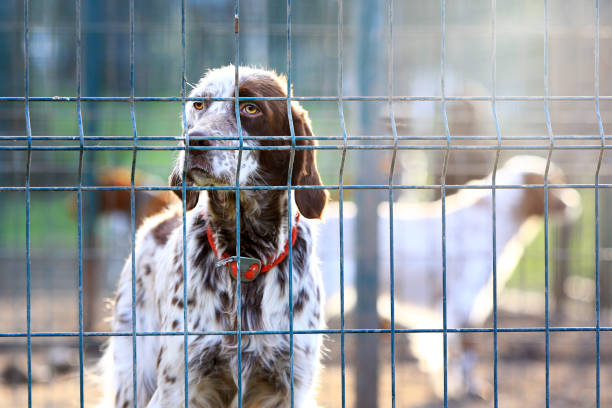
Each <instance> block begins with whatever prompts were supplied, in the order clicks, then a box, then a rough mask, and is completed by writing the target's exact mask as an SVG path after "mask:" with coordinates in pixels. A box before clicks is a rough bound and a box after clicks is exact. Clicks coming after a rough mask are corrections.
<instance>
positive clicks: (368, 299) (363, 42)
mask: <svg viewBox="0 0 612 408" xmlns="http://www.w3.org/2000/svg"><path fill="white" fill-rule="evenodd" d="M358 5H359V6H360V7H358V8H357V9H358V10H359V11H358V13H359V17H358V20H357V21H358V23H359V27H358V35H357V65H356V66H357V69H358V71H357V81H358V82H357V91H358V92H357V94H358V95H360V96H369V95H374V94H377V95H379V94H381V93H382V92H381V90H382V89H383V87H382V84H383V78H382V76H381V75H380V70H377V68H378V66H377V63H378V64H380V62H381V61H382V58H384V54H383V52H384V50H385V47H384V46H381V44H382V41H383V40H382V35H381V34H382V30H383V29H384V21H385V17H384V14H383V10H384V9H383V8H381V5H380V4H378V2H377V1H374V0H361V1H360V2H359V3H358ZM373 112H377V110H376V109H374V104H373V103H372V102H366V101H362V102H360V103H359V107H358V110H357V115H358V117H359V126H358V129H359V132H360V133H359V134H360V135H371V134H380V131H379V132H377V131H376V120H375V119H376V116H377V115H376V114H374V113H373ZM364 143H368V144H370V143H373V142H372V141H367V142H364ZM357 157H358V160H357V163H358V164H357V174H356V177H357V184H358V185H360V186H363V185H372V184H383V183H384V177H383V175H382V174H381V172H380V166H379V162H378V160H376V159H378V158H379V157H380V155H378V154H377V151H374V150H367V149H366V150H359V151H358V153H357ZM383 199H384V194H383V192H382V190H367V189H358V190H357V191H356V194H355V203H356V205H357V208H358V211H357V219H356V232H357V234H356V238H355V239H356V248H357V251H356V253H357V259H356V261H357V270H356V273H357V276H356V285H357V288H356V289H357V304H356V307H355V314H356V316H355V323H356V325H357V328H359V329H374V328H378V315H377V313H376V298H377V295H378V240H377V208H378V204H379V203H380V202H381V201H382V200H383ZM378 340H379V335H377V334H358V335H356V339H355V349H354V353H355V354H354V357H353V358H354V361H355V370H354V373H355V375H356V407H358V408H373V407H376V406H377V405H378V377H379V375H378V373H379V370H378V343H379V341H378Z"/></svg>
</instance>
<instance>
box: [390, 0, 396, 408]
mask: <svg viewBox="0 0 612 408" xmlns="http://www.w3.org/2000/svg"><path fill="white" fill-rule="evenodd" d="M387 8H388V13H389V14H388V24H389V40H388V43H387V53H388V56H387V59H388V61H387V63H388V67H387V69H388V72H387V90H388V92H389V100H388V104H389V118H390V120H391V131H392V132H393V155H392V157H391V166H390V168H389V295H390V298H391V305H390V309H391V407H392V408H395V258H394V254H393V174H394V173H395V159H396V158H397V144H398V139H397V126H396V123H395V116H394V114H393V0H389V1H388V3H387Z"/></svg>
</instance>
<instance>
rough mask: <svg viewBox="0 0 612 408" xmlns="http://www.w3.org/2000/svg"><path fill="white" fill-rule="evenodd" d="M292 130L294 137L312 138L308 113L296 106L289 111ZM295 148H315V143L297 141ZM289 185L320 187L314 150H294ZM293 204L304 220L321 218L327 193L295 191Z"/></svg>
mask: <svg viewBox="0 0 612 408" xmlns="http://www.w3.org/2000/svg"><path fill="white" fill-rule="evenodd" d="M291 115H292V117H293V128H294V130H295V135H296V136H312V130H311V128H310V119H309V118H308V113H307V112H306V111H305V110H303V109H302V108H301V107H300V106H299V105H298V104H295V105H294V106H293V107H292V109H291ZM296 145H297V146H315V145H316V141H315V140H311V139H307V140H298V141H296ZM291 184H293V185H295V186H321V185H323V183H322V182H321V176H319V171H318V170H317V162H316V152H315V150H314V149H296V151H295V157H294V161H293V173H292V177H291ZM295 202H296V204H297V206H298V209H299V210H300V213H302V215H303V216H304V217H306V218H321V215H322V214H323V209H324V208H325V204H327V191H325V190H323V189H298V190H295Z"/></svg>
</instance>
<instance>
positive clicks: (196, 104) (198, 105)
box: [193, 102, 204, 110]
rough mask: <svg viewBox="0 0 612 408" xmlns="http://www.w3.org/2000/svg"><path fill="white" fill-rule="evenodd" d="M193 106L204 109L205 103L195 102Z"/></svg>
mask: <svg viewBox="0 0 612 408" xmlns="http://www.w3.org/2000/svg"><path fill="white" fill-rule="evenodd" d="M193 107H194V108H195V109H196V110H202V109H204V104H203V103H202V102H194V103H193Z"/></svg>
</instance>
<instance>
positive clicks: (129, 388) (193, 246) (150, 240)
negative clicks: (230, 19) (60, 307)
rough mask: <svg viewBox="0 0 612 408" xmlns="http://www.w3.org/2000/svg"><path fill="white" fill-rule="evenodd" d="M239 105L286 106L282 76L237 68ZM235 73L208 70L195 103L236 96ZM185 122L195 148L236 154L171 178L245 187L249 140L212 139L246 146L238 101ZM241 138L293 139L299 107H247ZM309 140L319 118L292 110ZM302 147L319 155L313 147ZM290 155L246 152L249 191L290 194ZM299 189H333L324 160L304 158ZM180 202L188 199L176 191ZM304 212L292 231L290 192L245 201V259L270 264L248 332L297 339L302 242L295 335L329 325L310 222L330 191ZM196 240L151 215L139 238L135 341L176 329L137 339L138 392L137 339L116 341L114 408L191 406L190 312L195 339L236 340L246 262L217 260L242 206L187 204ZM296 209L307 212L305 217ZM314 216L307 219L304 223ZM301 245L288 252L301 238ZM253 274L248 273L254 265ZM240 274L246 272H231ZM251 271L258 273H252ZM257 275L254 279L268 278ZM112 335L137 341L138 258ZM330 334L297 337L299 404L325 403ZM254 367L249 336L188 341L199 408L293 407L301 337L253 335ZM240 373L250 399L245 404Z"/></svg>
mask: <svg viewBox="0 0 612 408" xmlns="http://www.w3.org/2000/svg"><path fill="white" fill-rule="evenodd" d="M239 73H240V76H239V96H241V97H244V96H246V97H285V96H286V92H285V89H286V83H285V82H284V81H283V79H281V78H279V77H278V76H277V75H276V74H274V73H272V72H269V71H264V70H259V69H252V68H246V67H245V68H242V67H241V68H240V70H239ZM234 91H235V84H234V67H233V66H227V67H224V68H220V69H215V70H212V71H210V72H208V73H207V74H206V75H205V76H204V77H203V78H202V79H201V80H200V82H199V83H198V85H197V86H196V87H195V89H194V90H193V92H191V95H190V96H192V97H204V98H206V97H233V96H234ZM185 109H186V118H187V120H186V125H187V128H186V129H184V133H188V135H189V137H190V140H191V141H190V145H191V146H209V147H236V149H226V150H202V149H200V150H197V149H196V150H190V153H189V154H188V158H187V161H185V158H184V152H181V154H180V156H179V158H178V160H177V162H176V168H175V169H174V171H173V173H172V175H171V176H170V182H171V185H173V186H181V185H182V183H183V180H182V175H183V166H184V163H186V166H187V168H186V169H185V170H186V174H187V180H185V182H186V184H187V185H189V186H210V185H221V186H233V185H235V175H236V167H237V164H238V149H237V147H238V141H237V140H219V139H213V138H212V137H215V136H223V137H228V136H230V137H232V136H233V137H236V136H238V125H237V121H236V117H235V105H234V102H233V101H206V100H205V101H203V102H199V101H196V102H188V103H187V104H186V108H185ZM239 110H240V123H241V126H242V134H243V136H288V135H290V130H289V119H288V114H287V102H286V101H282V100H277V101H271V100H267V101H256V100H249V101H243V102H241V103H240V107H239ZM291 115H292V120H293V125H294V129H295V134H296V135H297V136H312V131H311V129H310V120H309V118H308V114H307V112H306V111H305V110H303V109H302V108H301V107H300V106H299V105H298V104H297V103H293V104H292V107H291ZM244 145H245V146H287V145H290V142H289V141H286V140H284V141H282V140H278V139H277V140H270V139H269V138H268V139H267V140H266V139H265V138H262V139H261V140H256V139H255V140H245V141H244ZM296 145H297V146H298V147H299V146H313V145H314V141H313V140H311V139H298V140H297V141H296ZM289 164H290V151H289V150H287V149H284V150H280V149H268V150H265V149H259V150H257V149H255V150H244V151H243V154H242V160H241V170H240V180H239V181H240V185H242V186H253V185H263V186H282V185H286V184H287V177H288V174H289ZM291 181H292V185H321V179H320V177H319V174H318V171H317V167H316V163H315V154H314V150H312V149H296V150H295V156H294V162H293V169H292V180H291ZM176 192H177V194H178V195H179V196H182V194H181V191H180V190H178V191H176ZM293 195H294V199H295V203H296V204H297V206H296V205H293V206H292V208H293V209H294V214H292V215H291V216H292V219H293V220H294V221H293V224H294V226H295V228H294V231H292V233H289V231H288V216H289V214H288V200H289V199H290V198H291V196H290V195H288V193H287V190H286V189H284V190H282V189H275V190H262V189H250V190H243V191H242V190H241V192H240V252H241V259H243V262H245V263H246V262H247V261H248V259H247V258H246V257H249V258H254V259H257V260H260V261H261V266H262V267H261V272H260V273H259V275H258V276H256V277H255V278H254V279H252V280H251V281H248V282H247V281H243V282H242V284H241V299H240V301H241V307H242V319H241V325H242V327H241V329H242V330H266V331H287V330H289V321H290V308H289V262H290V260H289V257H288V256H286V255H287V245H293V246H292V248H293V251H292V252H293V267H292V287H293V296H292V298H293V329H294V330H313V329H320V328H321V327H322V326H323V321H324V320H323V316H322V308H321V301H322V299H323V293H322V291H323V289H322V285H321V282H320V273H319V270H318V267H317V263H316V262H315V261H314V259H313V249H312V247H313V236H312V233H311V227H310V225H309V220H308V219H312V218H319V217H320V216H321V213H322V211H323V209H324V207H325V203H326V200H327V194H326V192H325V191H324V190H322V189H312V188H311V189H296V190H295V192H294V194H293ZM185 204H186V208H187V209H188V212H187V213H186V242H185V245H183V225H182V213H181V208H178V207H177V208H174V209H169V210H167V211H165V212H163V213H160V214H158V215H156V216H154V217H152V218H149V219H148V220H147V221H146V222H145V223H144V224H143V226H142V227H141V228H140V229H139V230H138V233H137V237H136V247H135V248H136V249H135V264H136V268H135V271H134V274H135V279H136V282H135V291H136V301H135V305H134V307H135V308H136V330H137V331H138V332H174V335H149V336H147V335H143V336H138V338H137V347H136V350H137V351H136V353H137V368H136V392H137V396H136V397H134V394H133V391H134V385H133V381H132V370H133V365H132V360H133V357H132V353H133V349H132V338H131V336H123V337H121V336H117V337H112V338H111V340H110V345H109V348H108V350H107V352H106V358H105V363H106V364H103V365H105V366H106V371H105V373H104V377H105V380H109V381H108V382H109V384H108V386H107V393H106V398H107V403H108V405H111V406H112V405H113V404H114V406H115V407H119V408H126V407H132V406H134V405H135V399H136V400H137V403H138V406H139V407H179V406H184V403H185V382H184V381H185V380H184V372H185V368H184V360H185V358H184V348H183V346H184V336H183V335H182V332H183V331H184V330H185V329H184V325H183V322H184V320H183V312H184V308H187V330H188V331H189V332H203V331H207V332H210V331H212V332H215V331H217V332H218V331H231V330H236V329H237V318H238V316H237V313H236V311H237V303H238V301H239V300H238V299H237V296H236V291H237V281H236V279H235V278H234V277H233V276H232V270H234V271H235V263H234V264H232V263H231V262H230V263H228V264H226V265H220V264H218V262H219V261H220V260H221V259H223V258H226V257H228V256H232V255H235V248H236V230H237V229H236V207H235V204H236V196H235V193H234V191H231V190H211V191H206V190H203V191H197V190H187V194H186V203H185ZM296 207H297V208H296ZM298 211H299V214H301V215H302V217H301V218H300V217H299V214H298ZM289 240H290V241H289ZM183 248H186V251H187V254H186V259H187V268H188V269H187V273H186V276H187V298H186V300H185V301H184V300H183V285H184V284H185V282H184V279H183ZM247 266H249V264H247ZM233 268H234V269H233ZM253 268H254V269H255V270H253ZM253 268H251V270H250V271H249V272H247V275H250V276H249V278H253V276H252V275H254V274H256V272H257V270H256V269H257V267H256V266H255V267H253ZM112 326H113V327H112V328H113V330H114V331H116V332H131V331H132V261H131V259H128V261H127V262H126V264H125V267H124V269H123V271H122V274H121V278H120V282H119V288H118V291H117V296H116V302H115V307H114V315H113V323H112ZM320 347H321V336H320V335H318V334H295V335H294V340H293V375H294V404H295V406H296V407H312V406H315V405H316V404H315V402H314V398H313V384H314V380H315V376H316V373H317V369H318V365H319V353H320ZM241 356H242V366H241V372H240V373H239V372H238V350H237V336H236V335H234V334H231V335H229V334H225V335H215V334H198V335H189V336H188V349H187V359H188V392H189V397H188V402H189V406H190V407H194V408H195V407H206V408H211V407H235V406H237V404H238V399H239V398H242V403H243V405H242V406H243V407H258V408H264V407H286V406H289V405H290V399H291V389H290V384H291V381H290V338H289V334H286V333H285V334H266V335H258V334H253V335H247V334H243V335H242V342H241ZM238 376H241V379H242V396H240V395H238V392H237V383H238Z"/></svg>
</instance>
